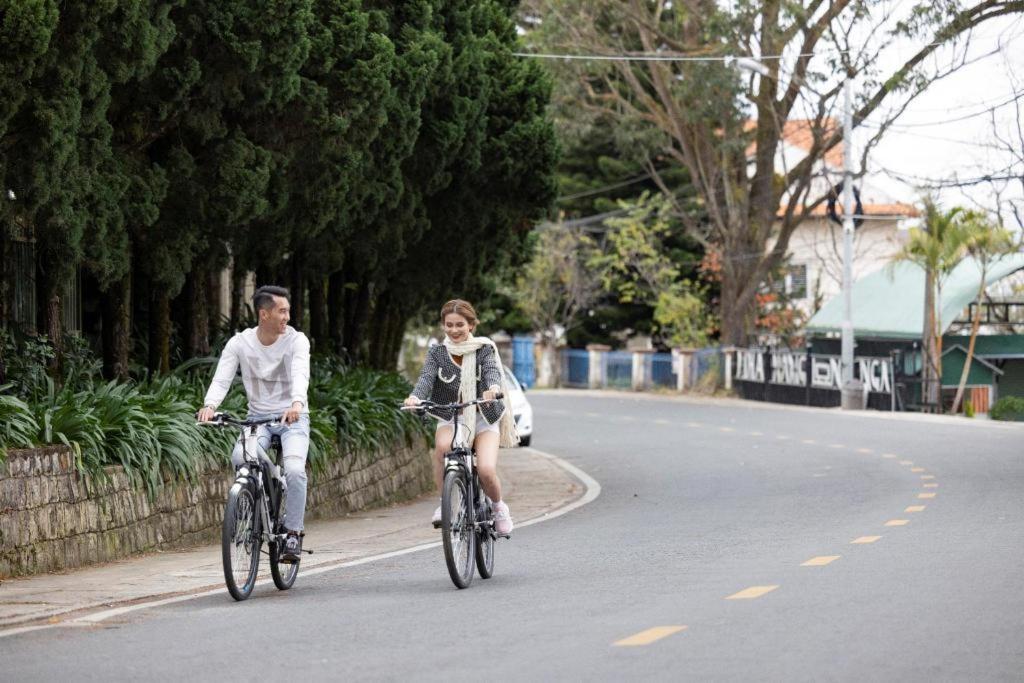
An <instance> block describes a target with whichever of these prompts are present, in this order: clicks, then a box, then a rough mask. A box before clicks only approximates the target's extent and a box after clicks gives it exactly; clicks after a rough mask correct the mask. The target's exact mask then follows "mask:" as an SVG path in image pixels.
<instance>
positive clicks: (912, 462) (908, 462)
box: [900, 460, 914, 465]
mask: <svg viewBox="0 0 1024 683" xmlns="http://www.w3.org/2000/svg"><path fill="white" fill-rule="evenodd" d="M900 464H901V465H913V464H914V461H913V460H900Z"/></svg>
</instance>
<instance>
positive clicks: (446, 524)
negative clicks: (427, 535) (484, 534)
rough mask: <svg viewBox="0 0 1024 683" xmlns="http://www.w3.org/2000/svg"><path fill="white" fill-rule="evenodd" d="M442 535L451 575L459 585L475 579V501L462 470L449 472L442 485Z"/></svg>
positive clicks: (464, 584)
mask: <svg viewBox="0 0 1024 683" xmlns="http://www.w3.org/2000/svg"><path fill="white" fill-rule="evenodd" d="M441 539H442V541H443V545H444V560H445V564H447V565H448V575H449V576H451V577H452V583H454V584H455V585H456V586H457V587H458V588H468V587H469V584H470V583H471V582H472V581H473V553H474V548H475V546H476V543H475V541H476V531H475V530H474V528H473V503H472V501H471V500H469V491H468V490H467V487H466V479H465V477H463V476H462V474H461V473H460V472H455V471H452V472H448V473H447V474H446V475H445V476H444V487H443V488H442V489H441Z"/></svg>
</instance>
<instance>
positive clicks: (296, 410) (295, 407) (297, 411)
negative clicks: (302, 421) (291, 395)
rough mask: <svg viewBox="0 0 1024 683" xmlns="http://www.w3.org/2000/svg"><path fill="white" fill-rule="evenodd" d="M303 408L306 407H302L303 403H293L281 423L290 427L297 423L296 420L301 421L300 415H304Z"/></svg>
mask: <svg viewBox="0 0 1024 683" xmlns="http://www.w3.org/2000/svg"><path fill="white" fill-rule="evenodd" d="M303 407H304V406H303V405H302V401H295V402H294V403H292V407H291V408H289V409H288V410H286V411H284V415H282V416H281V421H282V422H284V423H285V424H286V425H290V424H291V423H292V422H295V421H296V420H298V419H299V415H301V414H302V408H303Z"/></svg>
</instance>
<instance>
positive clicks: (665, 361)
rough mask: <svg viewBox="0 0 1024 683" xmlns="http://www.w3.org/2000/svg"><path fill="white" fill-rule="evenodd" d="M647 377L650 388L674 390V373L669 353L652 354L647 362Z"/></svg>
mask: <svg viewBox="0 0 1024 683" xmlns="http://www.w3.org/2000/svg"><path fill="white" fill-rule="evenodd" d="M648 363H649V365H648V373H647V376H648V377H649V378H650V380H651V386H655V387H668V388H670V389H675V388H676V373H675V367H673V363H672V354H671V353H652V354H651V355H650V356H649V360H648Z"/></svg>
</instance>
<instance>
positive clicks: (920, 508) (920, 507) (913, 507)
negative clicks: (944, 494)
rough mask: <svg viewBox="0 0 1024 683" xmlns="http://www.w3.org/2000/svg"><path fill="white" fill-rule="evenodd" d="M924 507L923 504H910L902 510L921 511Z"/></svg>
mask: <svg viewBox="0 0 1024 683" xmlns="http://www.w3.org/2000/svg"><path fill="white" fill-rule="evenodd" d="M924 508H925V506H924V505H911V506H910V507H908V508H907V509H906V510H904V512H921V511H922V510H924Z"/></svg>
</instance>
